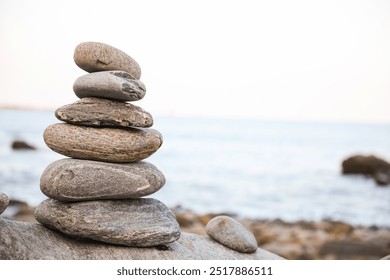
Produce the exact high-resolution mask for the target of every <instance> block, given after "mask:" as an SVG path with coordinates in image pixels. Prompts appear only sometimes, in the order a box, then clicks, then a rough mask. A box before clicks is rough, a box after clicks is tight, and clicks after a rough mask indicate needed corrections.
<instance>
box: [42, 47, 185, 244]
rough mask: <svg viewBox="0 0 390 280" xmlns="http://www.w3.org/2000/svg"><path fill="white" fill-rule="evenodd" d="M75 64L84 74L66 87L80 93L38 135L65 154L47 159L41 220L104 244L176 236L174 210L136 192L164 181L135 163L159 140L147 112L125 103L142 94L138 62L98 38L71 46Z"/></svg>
mask: <svg viewBox="0 0 390 280" xmlns="http://www.w3.org/2000/svg"><path fill="white" fill-rule="evenodd" d="M74 60H75V63H76V64H77V65H78V66H79V67H80V68H82V69H83V70H85V71H87V72H89V74H86V75H84V76H81V77H80V78H78V79H77V80H76V81H75V83H74V86H73V89H74V92H75V94H76V95H77V96H78V97H79V98H80V100H78V101H77V102H75V103H73V104H69V105H65V106H62V107H60V108H58V109H57V110H56V112H55V115H56V117H57V118H58V119H59V120H61V121H63V122H64V123H57V124H53V125H51V126H49V127H48V128H47V129H46V130H45V132H44V140H45V143H46V144H47V146H48V147H49V148H51V149H52V150H54V151H55V152H57V153H60V154H62V155H65V156H67V157H70V158H67V159H62V160H58V161H55V162H53V163H52V164H50V165H49V166H48V167H47V168H46V170H45V171H44V172H43V174H42V176H41V183H40V187H41V190H42V192H43V193H44V194H45V195H47V196H48V197H49V199H47V200H45V201H43V202H42V203H41V204H40V205H39V206H38V207H37V209H36V212H35V216H36V219H37V220H38V222H40V223H41V224H43V225H45V226H47V227H49V228H53V229H56V230H58V231H60V232H63V233H65V234H67V235H69V236H73V237H78V238H87V239H92V240H97V241H102V242H106V243H109V244H118V245H125V246H136V247H150V246H158V245H163V244H167V243H171V242H173V241H175V240H177V239H178V238H179V237H180V228H179V225H178V223H177V221H176V218H175V216H174V215H173V213H172V212H171V211H170V210H169V209H168V208H167V207H166V206H165V205H164V204H163V203H162V202H160V201H158V200H156V199H153V198H142V197H144V196H147V195H150V194H152V193H154V192H156V191H158V190H159V189H160V188H162V187H163V185H164V184H165V177H164V175H163V174H162V173H161V172H160V171H159V170H158V169H157V168H156V167H155V166H154V165H152V164H151V163H148V162H145V161H142V160H143V159H145V158H147V157H149V156H150V155H152V154H153V153H155V152H156V151H157V150H158V149H159V147H160V146H161V144H162V136H161V134H160V133H159V132H158V131H156V130H153V129H150V127H151V126H152V125H153V118H152V116H151V115H150V114H149V113H148V112H146V111H145V110H143V109H142V108H140V107H138V106H135V105H133V104H131V103H128V102H129V101H130V102H131V101H137V100H140V99H141V98H143V97H144V95H145V92H146V89H145V86H144V84H143V83H142V82H141V81H140V80H139V79H140V76H141V69H140V67H139V65H138V63H137V62H136V61H135V60H134V59H132V58H131V57H130V56H128V55H127V54H125V53H124V52H122V51H120V50H118V49H116V48H114V47H111V46H109V45H106V44H103V43H96V42H86V43H82V44H80V45H78V46H77V47H76V49H75V53H74Z"/></svg>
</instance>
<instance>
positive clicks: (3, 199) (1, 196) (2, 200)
mask: <svg viewBox="0 0 390 280" xmlns="http://www.w3.org/2000/svg"><path fill="white" fill-rule="evenodd" d="M8 204H9V199H8V196H7V195H6V194H5V193H2V192H0V214H1V213H3V212H4V210H5V209H6V208H7V207H8Z"/></svg>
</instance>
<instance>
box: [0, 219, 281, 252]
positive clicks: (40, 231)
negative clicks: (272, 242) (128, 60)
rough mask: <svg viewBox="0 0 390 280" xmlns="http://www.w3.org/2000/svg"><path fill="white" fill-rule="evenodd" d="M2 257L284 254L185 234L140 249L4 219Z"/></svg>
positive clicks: (0, 227) (0, 237)
mask: <svg viewBox="0 0 390 280" xmlns="http://www.w3.org/2000/svg"><path fill="white" fill-rule="evenodd" d="M0 259H13V260H35V259H45V260H49V259H57V260H119V259H127V260H164V259H165V260H173V259H183V260H185V259H195V260H196V259H198V260H200V259H203V260H209V259H220V260H222V259H228V260H234V259H257V260H277V259H282V258H281V257H279V256H277V255H275V254H273V253H270V252H268V251H265V250H263V249H260V248H259V249H257V250H256V252H255V253H251V254H248V253H239V252H237V251H234V250H231V249H229V248H227V247H225V246H223V245H221V244H219V243H217V242H215V241H213V240H212V239H211V238H209V237H207V236H201V235H197V234H191V233H182V235H181V237H180V239H179V240H178V241H175V242H172V243H169V244H167V245H162V246H157V247H150V248H137V247H125V246H117V245H109V244H105V243H100V242H95V241H87V240H82V239H74V238H70V237H67V236H66V235H64V234H62V233H60V232H57V231H54V230H51V229H47V228H45V227H44V226H42V225H40V224H35V223H26V222H17V221H10V220H5V219H1V218H0Z"/></svg>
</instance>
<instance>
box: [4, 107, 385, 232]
mask: <svg viewBox="0 0 390 280" xmlns="http://www.w3.org/2000/svg"><path fill="white" fill-rule="evenodd" d="M56 122H58V120H57V119H56V118H55V117H54V115H53V112H39V111H16V110H0V191H2V192H5V193H6V194H8V196H9V197H10V198H12V199H18V200H23V201H26V202H28V203H30V204H31V205H37V204H38V203H40V201H42V200H43V199H45V198H46V197H45V196H44V195H43V194H42V193H41V192H40V189H39V179H40V176H41V174H42V172H43V170H44V169H45V168H46V166H47V165H49V164H50V163H51V162H53V161H55V160H57V159H61V158H64V157H63V156H61V155H59V154H56V153H55V152H53V151H51V150H50V149H49V148H47V147H46V145H45V144H44V141H43V138H42V135H43V131H44V130H45V128H46V127H47V126H49V125H50V124H53V123H56ZM154 123H155V124H154V126H153V128H155V129H157V130H158V131H160V132H161V134H162V135H163V138H164V143H163V145H162V147H161V148H160V149H159V150H158V151H157V152H156V153H155V154H154V155H152V156H151V157H149V158H148V159H146V161H149V162H151V163H153V164H154V165H156V166H157V167H158V168H159V169H160V170H161V171H162V172H163V173H164V174H165V176H166V179H167V182H166V185H165V186H164V187H163V188H162V189H161V190H160V191H159V192H157V193H155V194H153V195H151V197H154V198H157V199H159V200H161V201H162V202H164V203H165V204H166V205H167V206H169V207H176V206H179V205H180V206H182V207H184V208H186V209H191V210H194V211H196V212H198V213H208V212H213V213H232V214H237V215H239V216H241V217H251V218H260V219H275V218H280V219H284V220H286V221H296V220H321V219H333V220H341V221H345V222H348V223H352V224H354V225H377V226H387V227H389V226H390V187H378V186H376V185H375V182H374V181H373V180H371V179H368V178H365V177H364V176H359V175H356V176H355V175H354V176H343V175H342V174H341V162H342V160H343V159H345V158H346V157H348V156H350V155H354V154H374V155H378V156H380V157H382V158H384V159H386V160H390V125H389V124H342V123H310V122H306V123H305V122H281V121H259V120H231V119H205V118H188V117H187V118H183V117H167V116H165V117H160V116H155V117H154ZM14 139H21V140H24V141H26V142H28V143H30V144H32V145H34V146H35V147H37V150H35V151H13V150H12V149H11V142H12V141H13V140H14Z"/></svg>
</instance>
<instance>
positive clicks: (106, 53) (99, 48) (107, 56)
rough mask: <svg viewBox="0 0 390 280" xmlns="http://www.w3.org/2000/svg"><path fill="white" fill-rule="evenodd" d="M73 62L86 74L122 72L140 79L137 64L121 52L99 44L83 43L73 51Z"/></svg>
mask: <svg viewBox="0 0 390 280" xmlns="http://www.w3.org/2000/svg"><path fill="white" fill-rule="evenodd" d="M73 58H74V61H75V63H76V64H77V66H79V67H80V68H81V69H83V70H85V71H87V72H90V73H91V72H98V71H108V70H122V71H126V72H128V73H130V74H131V75H132V76H134V77H135V78H136V79H139V78H140V77H141V68H140V67H139V65H138V63H137V62H136V61H135V60H134V59H133V58H131V57H130V56H129V55H127V54H126V53H124V52H123V51H121V50H119V49H117V48H115V47H112V46H110V45H107V44H104V43H99V42H84V43H81V44H79V45H78V46H77V47H76V49H75V51H74V56H73Z"/></svg>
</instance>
